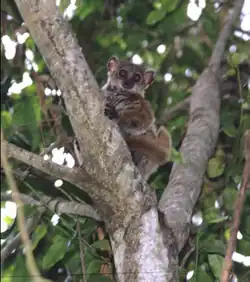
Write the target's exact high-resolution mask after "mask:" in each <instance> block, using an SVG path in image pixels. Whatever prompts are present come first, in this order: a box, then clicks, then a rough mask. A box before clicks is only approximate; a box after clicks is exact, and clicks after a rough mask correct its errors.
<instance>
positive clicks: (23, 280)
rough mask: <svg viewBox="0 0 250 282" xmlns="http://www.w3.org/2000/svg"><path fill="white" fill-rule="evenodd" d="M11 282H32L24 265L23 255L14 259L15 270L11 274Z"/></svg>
mask: <svg viewBox="0 0 250 282" xmlns="http://www.w3.org/2000/svg"><path fill="white" fill-rule="evenodd" d="M12 275H13V276H12V278H13V279H12V282H15V281H18V282H32V281H33V279H31V278H30V275H29V272H28V270H27V267H26V264H25V258H24V256H23V255H18V256H17V259H16V264H15V269H14V271H13V274H12Z"/></svg>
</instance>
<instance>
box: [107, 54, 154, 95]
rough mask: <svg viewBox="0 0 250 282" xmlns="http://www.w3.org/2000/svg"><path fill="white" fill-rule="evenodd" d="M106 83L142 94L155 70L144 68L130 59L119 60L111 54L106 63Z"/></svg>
mask: <svg viewBox="0 0 250 282" xmlns="http://www.w3.org/2000/svg"><path fill="white" fill-rule="evenodd" d="M107 68H108V85H109V86H111V87H116V88H117V89H120V90H125V91H129V92H133V93H138V94H141V95H142V96H144V91H145V90H146V89H147V88H148V87H149V86H150V85H151V84H152V82H153V80H154V77H155V71H154V70H146V69H145V68H144V67H143V66H140V65H135V64H133V63H132V62H130V61H127V60H125V61H119V59H118V58H117V57H115V56H112V57H111V58H110V59H109V60H108V63H107Z"/></svg>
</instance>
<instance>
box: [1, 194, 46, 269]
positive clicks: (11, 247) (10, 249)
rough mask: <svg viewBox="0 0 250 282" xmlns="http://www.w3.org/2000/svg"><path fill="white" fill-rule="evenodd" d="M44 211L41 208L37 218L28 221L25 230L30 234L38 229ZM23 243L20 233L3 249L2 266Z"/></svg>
mask: <svg viewBox="0 0 250 282" xmlns="http://www.w3.org/2000/svg"><path fill="white" fill-rule="evenodd" d="M10 196H11V195H10ZM10 200H11V199H10ZM43 211H44V208H40V209H39V211H38V213H37V214H36V215H35V216H33V217H31V218H29V219H27V221H26V225H25V228H26V230H27V232H28V234H30V233H31V232H32V231H33V230H34V229H35V228H36V226H37V225H38V223H39V220H40V217H41V214H42V213H43ZM21 243H22V239H21V234H20V233H18V234H17V235H16V236H15V237H14V238H13V239H12V240H10V241H8V242H7V245H6V246H5V247H4V248H2V250H1V264H2V265H3V264H4V261H5V260H6V258H7V257H8V256H9V255H10V254H11V253H12V252H13V251H14V250H15V249H18V247H19V246H20V245H21Z"/></svg>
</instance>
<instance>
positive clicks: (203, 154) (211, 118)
mask: <svg viewBox="0 0 250 282" xmlns="http://www.w3.org/2000/svg"><path fill="white" fill-rule="evenodd" d="M243 3H244V0H235V5H234V8H233V10H232V12H231V13H230V14H229V15H228V19H227V21H226V23H225V25H224V27H223V29H222V31H221V33H220V35H219V38H218V40H217V43H216V46H215V49H214V51H213V54H212V57H211V60H210V62H209V66H208V68H206V69H205V70H204V71H203V73H202V74H201V76H200V77H199V79H198V81H197V83H196V84H195V86H194V88H193V91H192V96H191V98H190V99H191V100H190V112H189V113H190V117H189V124H188V129H187V133H186V136H185V138H184V140H183V142H182V145H181V148H180V151H181V153H182V154H183V158H184V164H175V165H174V166H173V169H172V172H171V174H170V179H169V183H168V185H167V187H166V189H165V191H164V193H163V195H162V197H161V200H160V203H159V208H160V210H161V211H162V212H163V213H164V218H165V223H166V224H167V225H168V226H169V227H170V228H171V229H172V230H173V232H174V234H175V237H176V239H177V242H178V248H179V250H181V248H182V247H183V245H184V243H185V242H186V239H187V237H188V234H189V224H190V219H191V216H192V212H193V208H194V206H195V203H196V201H197V199H198V196H199V194H200V189H201V185H202V181H203V175H204V173H205V170H206V167H207V163H208V160H209V158H210V157H211V156H212V154H213V152H214V149H215V145H216V141H217V137H218V133H219V114H220V77H219V70H220V62H221V60H222V59H223V54H224V51H225V47H226V42H227V40H228V38H229V36H230V34H231V32H232V26H233V23H234V21H235V20H236V19H238V18H239V15H240V12H241V9H242V6H243Z"/></svg>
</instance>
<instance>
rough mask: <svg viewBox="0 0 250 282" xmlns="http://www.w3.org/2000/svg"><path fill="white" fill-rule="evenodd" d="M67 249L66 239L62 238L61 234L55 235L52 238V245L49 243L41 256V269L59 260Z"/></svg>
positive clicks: (49, 266)
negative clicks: (44, 253) (45, 251)
mask: <svg viewBox="0 0 250 282" xmlns="http://www.w3.org/2000/svg"><path fill="white" fill-rule="evenodd" d="M67 249H68V240H66V239H65V238H62V237H61V236H56V237H55V239H54V240H53V245H51V246H50V247H49V249H48V251H47V253H46V255H45V256H44V258H43V262H42V266H43V269H49V268H51V267H52V266H53V265H55V264H56V263H57V262H58V261H59V260H61V259H62V258H63V257H64V256H65V254H66V252H67Z"/></svg>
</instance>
